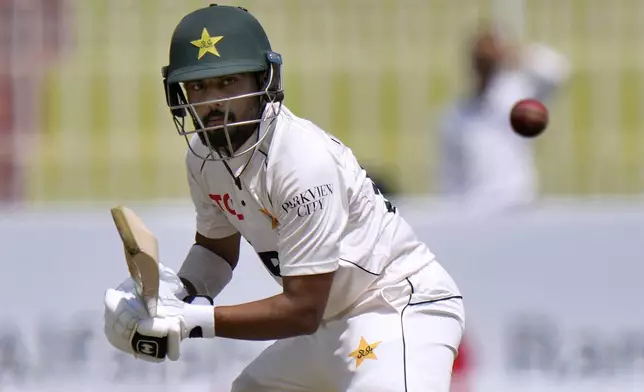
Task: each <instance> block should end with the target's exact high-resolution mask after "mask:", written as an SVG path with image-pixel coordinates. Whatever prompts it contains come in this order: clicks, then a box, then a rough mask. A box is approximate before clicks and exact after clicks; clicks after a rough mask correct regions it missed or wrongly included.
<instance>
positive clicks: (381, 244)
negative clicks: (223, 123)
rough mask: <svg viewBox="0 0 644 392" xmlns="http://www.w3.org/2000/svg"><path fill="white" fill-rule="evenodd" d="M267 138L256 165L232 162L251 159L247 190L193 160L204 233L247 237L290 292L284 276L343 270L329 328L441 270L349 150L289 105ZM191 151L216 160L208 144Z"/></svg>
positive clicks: (217, 166) (216, 167) (220, 168)
mask: <svg viewBox="0 0 644 392" xmlns="http://www.w3.org/2000/svg"><path fill="white" fill-rule="evenodd" d="M259 132H260V134H264V133H265V132H267V133H268V134H267V136H266V139H265V140H264V141H263V143H262V144H261V145H260V146H259V148H258V149H256V150H255V152H254V153H253V154H252V156H251V154H250V153H249V154H246V155H244V156H241V157H236V158H233V159H231V160H228V161H226V163H227V164H228V165H229V166H230V169H231V170H232V172H233V173H237V171H239V170H240V168H242V167H243V166H244V165H245V164H246V162H248V161H249V159H250V162H249V163H248V166H247V167H246V168H245V169H243V171H242V173H241V175H240V177H239V178H240V180H241V181H240V184H239V185H240V186H237V185H236V183H235V181H234V180H233V178H232V176H231V174H230V172H229V171H228V169H227V168H226V166H225V164H224V163H223V162H215V161H203V160H201V159H200V158H198V157H197V156H195V155H194V154H192V153H191V152H190V151H189V152H188V154H187V157H186V163H187V168H188V178H189V183H190V191H191V196H192V199H193V202H194V204H195V207H196V212H197V231H198V232H199V233H200V234H202V235H203V236H205V237H208V238H223V237H227V236H230V235H232V234H234V233H236V232H239V233H241V235H242V236H243V237H244V238H245V239H246V240H247V241H248V242H249V243H250V244H251V245H252V247H253V248H254V249H255V251H256V252H257V254H258V255H259V257H260V259H261V260H262V262H263V263H264V265H265V267H266V268H267V270H268V271H269V272H270V273H271V275H272V276H273V277H274V278H275V279H276V280H277V282H278V283H280V284H281V277H282V276H294V275H310V274H322V273H328V272H332V271H336V273H335V278H334V282H333V286H332V288H331V293H330V297H329V301H328V304H327V308H326V311H325V314H324V318H325V319H328V318H330V317H333V316H334V315H337V314H338V313H340V312H342V311H344V310H347V309H349V308H350V307H351V305H352V304H353V303H354V302H355V301H356V300H357V299H359V297H360V296H361V295H363V294H364V293H365V292H367V291H368V290H370V289H374V288H377V287H378V284H383V283H382V282H397V281H400V280H402V279H404V278H406V277H407V276H409V275H411V274H413V273H414V272H416V271H418V270H420V269H421V268H423V267H425V266H427V265H428V264H429V263H432V262H434V255H433V254H432V253H431V252H430V251H429V249H428V248H427V247H426V246H425V245H424V244H423V243H422V242H420V241H419V240H418V239H417V238H416V236H415V234H414V233H413V231H412V229H411V228H410V226H409V225H408V224H407V223H406V222H405V221H404V220H403V219H402V218H401V217H400V216H399V214H398V213H397V211H396V210H395V207H393V206H392V205H391V204H390V203H389V202H388V201H387V200H386V199H385V198H384V197H383V196H382V195H381V194H380V192H379V191H378V190H377V188H376V187H375V186H374V184H373V182H372V181H371V180H370V179H369V178H368V177H367V173H366V172H365V171H364V170H363V169H362V168H361V167H360V165H359V164H358V162H357V160H356V158H355V157H354V155H353V153H352V151H351V150H350V149H349V148H347V147H346V146H344V145H343V144H342V143H341V142H339V141H338V140H336V139H335V138H334V137H332V136H331V135H329V134H328V133H326V132H324V131H323V130H321V129H320V128H318V127H317V126H316V125H314V124H313V123H311V122H310V121H307V120H304V119H301V118H298V117H296V116H295V115H293V114H292V113H291V112H290V111H289V110H288V109H287V108H286V107H284V106H283V107H282V111H281V113H280V114H279V116H278V117H277V120H276V121H274V122H272V123H271V124H270V125H267V121H264V122H263V124H262V126H261V127H260V131H259ZM256 137H257V136H255V137H253V138H251V140H249V141H248V142H247V143H246V145H245V146H244V147H242V150H243V149H244V148H246V147H247V146H250V145H251V143H254V142H255V141H256V140H257V139H256ZM191 145H192V148H193V149H194V150H195V151H196V152H198V153H199V154H200V155H202V156H206V155H207V149H206V147H205V146H203V144H202V143H201V141H200V140H199V138H198V137H196V136H195V137H194V138H193V139H192V141H191ZM240 151H241V150H240ZM441 270H442V269H441ZM448 280H450V281H451V279H448ZM445 291H446V290H443V291H441V290H440V289H437V291H436V292H437V294H436V295H437V296H441V295H444V296H447V295H450V294H452V295H455V294H458V293H453V292H449V293H446V292H445ZM447 291H449V290H447ZM452 291H453V290H452Z"/></svg>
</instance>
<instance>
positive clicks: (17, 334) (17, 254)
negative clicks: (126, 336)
mask: <svg viewBox="0 0 644 392" xmlns="http://www.w3.org/2000/svg"><path fill="white" fill-rule="evenodd" d="M208 3H209V2H205V1H201V0H200V1H196V0H183V1H176V0H109V1H108V0H0V212H1V213H2V216H1V217H0V245H1V246H0V249H1V250H0V263H2V266H3V268H4V271H5V273H4V274H3V275H4V277H5V280H6V281H7V282H6V283H5V284H4V286H5V287H0V289H1V290H2V291H0V293H2V294H4V295H2V296H1V297H3V298H5V299H4V300H3V304H2V308H3V311H2V313H1V319H0V322H2V323H4V327H2V328H4V329H3V330H2V331H0V390H2V391H4V390H7V391H10V390H20V391H23V390H25V391H26V390H34V391H36V390H43V391H44V390H48V391H52V390H57V389H56V388H60V389H61V390H62V389H65V390H69V389H70V388H71V389H72V390H87V389H89V388H90V387H91V388H92V389H94V390H95V391H96V390H102V389H105V390H107V389H109V388H113V387H114V385H115V384H118V385H119V388H121V389H120V390H127V386H128V385H131V386H132V388H134V389H136V390H138V391H141V390H148V389H149V390H155V391H158V390H159V389H160V388H161V389H162V388H172V390H174V391H176V390H179V389H180V388H182V386H183V388H188V389H186V390H192V391H195V390H204V391H206V390H208V391H214V390H220V389H218V388H221V390H227V389H226V388H227V384H226V381H225V380H228V379H229V378H230V377H232V376H234V373H235V372H236V370H234V371H233V370H230V369H232V368H235V369H238V367H239V366H241V365H242V364H243V363H245V361H248V360H249V359H250V358H252V355H254V354H253V353H256V352H258V350H259V349H261V345H260V344H246V343H239V344H237V343H236V342H232V343H231V342H229V341H216V342H209V343H208V344H210V346H207V345H206V346H199V345H196V346H195V345H191V344H192V343H193V342H189V344H188V346H189V347H193V346H194V347H195V350H197V351H194V354H188V355H187V356H186V358H187V359H185V360H183V362H182V363H181V364H165V365H163V366H157V367H155V368H150V367H149V366H148V365H147V364H143V365H142V364H139V363H136V362H135V361H130V359H129V358H125V359H124V358H121V357H118V356H116V357H114V358H116V359H114V358H112V357H113V356H114V355H115V354H114V353H113V352H112V351H111V349H110V348H109V347H107V346H106V343H105V342H104V339H103V336H102V331H101V330H100V325H101V318H100V317H101V307H102V294H103V290H104V289H105V288H107V287H109V286H112V285H114V284H117V283H118V282H120V280H122V278H123V277H124V276H125V275H124V274H125V273H126V270H125V267H124V265H121V261H120V260H121V257H122V255H121V254H120V251H119V244H118V238H117V237H116V234H115V232H114V230H113V228H112V227H111V221H110V217H109V215H108V213H107V210H106V208H107V207H109V206H112V205H113V204H116V203H126V204H129V205H131V206H134V207H136V208H137V209H138V211H140V213H141V215H142V216H143V217H144V218H145V219H146V220H148V221H149V222H150V226H151V228H152V229H153V230H154V231H155V232H156V233H158V236H159V238H160V240H161V243H162V247H163V248H162V250H163V251H164V252H165V253H163V254H164V257H167V258H166V260H171V261H168V262H167V264H169V265H170V266H171V267H175V268H178V266H179V265H180V263H181V260H183V257H184V256H185V252H186V251H187V249H188V247H189V245H190V241H191V236H192V233H193V230H194V228H193V227H194V225H193V222H192V219H193V211H192V207H191V205H190V202H189V200H188V188H187V184H186V180H185V168H184V166H183V158H184V154H185V148H186V146H185V142H184V140H183V139H182V138H181V137H180V136H179V135H177V133H176V130H175V128H174V126H173V124H172V119H171V116H170V113H169V111H168V109H167V107H166V103H165V98H164V91H163V86H162V83H161V77H160V70H161V67H162V66H163V65H165V64H166V62H167V50H168V47H169V41H170V37H171V34H172V31H173V29H174V27H175V25H176V24H177V23H178V22H179V20H180V19H181V18H182V17H183V16H184V15H185V14H187V13H188V12H190V11H192V10H194V9H196V8H199V7H202V6H205V5H207V4H208ZM219 3H220V4H234V5H239V6H243V7H245V8H248V9H249V11H250V12H251V13H253V14H254V15H255V16H256V17H257V18H258V19H259V20H260V21H261V22H262V24H263V25H264V27H265V29H266V30H267V33H268V35H269V37H270V39H271V42H272V45H273V48H274V50H275V51H277V52H280V53H281V54H282V55H283V58H284V70H283V77H284V87H285V91H286V101H285V103H286V105H287V106H288V107H289V108H290V109H291V110H292V111H294V112H295V113H296V114H297V115H299V116H301V117H305V118H308V119H311V120H312V121H314V122H315V123H317V124H318V125H320V126H321V127H322V128H324V129H325V130H327V131H329V132H331V133H333V134H334V135H336V136H337V137H339V138H340V139H341V140H343V141H344V142H345V144H347V145H348V146H349V147H350V148H351V149H352V150H353V151H354V153H355V154H356V155H357V157H358V158H359V160H360V161H361V162H362V164H363V165H364V166H365V167H366V168H368V170H369V172H370V174H371V175H372V177H373V178H374V179H375V180H376V182H378V183H379V184H381V187H382V188H383V191H384V193H387V194H389V195H390V197H392V198H394V199H395V200H396V201H397V203H398V205H400V206H401V207H402V208H399V210H400V211H401V212H402V213H403V215H404V216H405V217H406V218H408V219H409V221H410V222H411V223H412V224H413V225H414V227H415V228H416V229H417V231H418V233H419V236H420V237H422V238H423V239H424V240H426V241H427V242H428V243H429V245H430V247H431V248H432V249H433V250H434V251H435V252H436V253H437V254H438V255H439V259H441V262H442V263H443V264H444V265H445V266H446V267H447V269H448V270H450V272H452V274H453V275H454V276H455V278H456V280H457V282H458V283H459V285H460V286H461V289H462V290H463V292H464V294H465V298H466V301H467V299H468V298H471V300H469V301H470V302H466V305H468V312H469V316H468V317H470V321H468V332H467V334H466V343H465V347H464V350H463V351H464V353H465V354H464V355H463V357H462V358H461V359H460V361H462V362H459V370H458V371H457V376H458V377H456V378H458V379H459V380H461V379H462V380H464V381H462V382H459V383H458V385H455V387H454V388H455V389H454V390H455V391H456V390H458V391H495V392H498V391H510V390H512V391H546V390H548V391H549V390H552V391H562V392H563V391H581V390H584V391H607V392H608V391H633V392H635V391H641V390H644V384H643V383H642V379H644V335H643V334H644V315H643V314H642V308H641V304H640V300H641V298H644V284H642V278H643V277H644V267H642V266H641V263H642V256H644V246H642V245H641V244H642V236H643V235H644V212H643V211H644V209H643V208H642V207H644V201H643V200H642V194H643V192H644V132H643V128H644V23H642V20H644V1H642V0H611V1H607V0H398V1H396V0H271V1H268V0H254V1H250V0H246V1H243V0H240V1H236V2H229V1H220V2H219ZM486 39H487V41H486ZM477 56H478V57H477ZM473 58H475V59H478V60H480V61H483V63H484V64H487V65H488V68H489V62H490V61H492V62H498V63H499V64H500V63H504V64H505V63H511V64H513V68H512V69H513V71H507V72H506V71H498V74H499V75H501V76H499V77H498V78H496V79H495V78H492V80H493V81H492V82H490V83H489V84H488V85H487V86H486V88H485V89H482V91H483V92H482V93H481V94H480V96H477V95H476V94H474V93H473V91H475V90H476V86H479V84H480V83H479V82H477V80H480V79H478V77H477V76H475V75H476V74H474V73H473V72H472V67H471V66H472V62H473V61H472V59H473ZM481 58H483V59H482V60H481ZM508 58H511V59H513V60H512V61H509V60H508ZM502 59H503V60H502ZM475 63H476V60H475ZM477 64H479V65H481V64H480V63H477ZM491 67H492V68H494V69H495V70H496V69H497V68H499V67H498V66H491ZM483 68H485V67H483ZM478 69H479V70H480V67H479V68H478ZM495 75H496V73H495ZM477 83H479V84H477ZM542 92H547V94H545V93H544V94H545V95H544V103H546V105H547V106H548V109H549V111H550V124H549V127H548V129H547V131H546V132H545V133H544V134H543V135H541V136H540V137H538V138H535V139H522V138H520V137H519V136H518V135H516V134H514V133H513V132H512V130H511V129H510V128H509V124H508V121H507V118H508V116H509V111H510V108H511V106H512V104H513V103H514V102H516V101H517V100H518V99H520V98H523V97H531V96H533V95H534V96H537V97H539V98H541V95H539V94H541V93H542ZM546 98H547V99H546ZM479 128H480V129H481V131H479ZM471 135H474V136H471ZM455 179H457V180H458V181H450V180H455ZM450 184H451V185H450ZM481 201H484V202H482V203H479V202H481ZM492 202H494V203H492ZM463 203H465V204H463ZM492 204H494V206H493V207H494V208H488V207H490V206H491V205H492ZM463 205H466V206H468V207H471V208H463ZM517 207H519V208H517ZM464 211H467V212H468V213H466V214H464V213H463V212H464ZM482 211H484V212H485V214H480V212H482ZM470 213H473V214H470ZM245 249H246V250H245V253H244V255H245V256H244V257H246V258H249V259H252V258H254V257H255V256H254V254H253V253H252V250H251V249H250V248H249V247H247V246H246V248H245ZM259 265H260V264H259V263H256V262H255V260H253V261H250V262H249V263H246V264H245V266H243V267H242V269H241V272H239V273H238V276H240V278H237V279H236V281H234V282H233V284H231V286H230V287H229V288H228V289H227V290H226V291H225V292H224V293H223V294H222V301H224V302H230V303H236V302H240V301H241V300H242V299H246V298H247V299H255V298H259V297H261V296H263V295H270V294H272V293H274V292H275V291H276V290H278V288H277V287H275V286H274V284H273V283H272V282H271V281H270V278H269V277H268V275H265V274H264V273H263V271H261V267H259ZM249 280H253V282H257V285H256V286H255V287H256V289H255V290H254V291H252V292H248V290H247V289H246V287H248V286H247V285H246V286H244V283H248V281H249ZM30 285H31V286H30ZM23 292H25V293H26V294H25V295H23V296H21V295H18V294H20V293H23ZM81 293H82V294H81ZM468 294H469V297H468ZM61 309H62V310H61ZM52 318H53V319H55V320H56V322H55V323H54V322H53V321H52V320H53V319H52ZM79 320H80V321H79ZM54 324H55V325H56V326H55V327H53V325H54ZM211 343H212V344H211ZM71 346H73V347H76V348H75V349H70V347H71ZM211 346H212V347H211ZM203 347H208V349H204V348H203ZM221 347H224V350H226V352H227V353H228V357H227V358H226V360H224V359H222V358H221V357H220V356H217V355H218V354H217V353H220V351H221V349H222V348H221ZM210 348H212V350H211V349H210ZM199 350H201V351H199ZM63 352H64V354H63ZM234 353H236V354H234ZM233 357H235V358H237V359H238V360H235V361H233V360H232V359H230V358H233ZM191 358H192V359H191ZM115 361H116V362H115ZM233 362H234V363H233ZM123 364H125V365H123ZM199 364H201V365H199ZM206 364H213V365H212V366H211V367H210V366H207V365H206ZM199 366H201V367H199ZM235 366H236V367H235ZM228 368H230V369H229V370H226V371H223V370H222V369H228ZM118 369H121V370H118ZM159 369H161V370H159ZM195 369H197V370H195ZM126 370H129V372H127V371H126ZM224 373H225V374H224ZM461 374H462V376H461ZM141 385H147V387H141ZM173 385H174V386H173ZM186 385H188V386H189V387H187V386H186ZM142 388H143V389H142ZM145 388H148V389H145ZM213 388H214V389H213ZM134 389H133V390H134Z"/></svg>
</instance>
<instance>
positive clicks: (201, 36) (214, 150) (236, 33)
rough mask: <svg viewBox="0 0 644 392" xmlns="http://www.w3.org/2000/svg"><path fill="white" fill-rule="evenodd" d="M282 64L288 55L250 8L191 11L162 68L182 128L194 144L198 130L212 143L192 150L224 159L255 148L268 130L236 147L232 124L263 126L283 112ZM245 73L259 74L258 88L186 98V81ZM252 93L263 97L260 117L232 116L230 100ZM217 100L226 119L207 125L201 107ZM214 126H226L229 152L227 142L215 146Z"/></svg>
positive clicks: (176, 32)
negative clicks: (235, 118) (274, 44)
mask: <svg viewBox="0 0 644 392" xmlns="http://www.w3.org/2000/svg"><path fill="white" fill-rule="evenodd" d="M281 67H282V57H281V56H280V55H279V54H278V53H275V52H273V51H272V49H271V44H270V42H269V40H268V37H267V36H266V32H265V31H264V28H263V27H262V25H261V24H260V23H259V21H257V19H255V17H253V16H252V15H251V14H250V13H249V12H248V11H247V10H246V9H244V8H241V7H233V6H223V5H217V4H211V5H210V6H209V7H206V8H202V9H199V10H196V11H194V12H192V13H190V14H188V15H186V16H185V17H184V18H183V19H182V20H181V22H179V24H178V25H177V27H176V28H175V30H174V33H173V35H172V41H171V44H170V63H169V64H168V65H167V66H165V67H163V70H162V74H163V84H164V88H165V93H166V99H167V103H168V106H169V108H170V111H171V113H172V117H173V119H174V123H175V126H176V127H177V131H178V132H179V134H180V135H182V136H184V138H186V141H187V142H188V146H190V137H191V136H192V134H195V133H196V134H197V135H198V136H199V138H200V139H201V142H202V143H203V144H204V145H206V146H207V147H208V149H209V153H208V154H207V156H202V154H198V153H196V152H195V151H194V150H193V151H192V152H193V153H195V155H197V156H199V157H200V158H202V159H207V160H215V161H218V160H227V159H230V158H233V157H237V156H240V155H243V154H246V153H248V152H250V151H253V150H254V149H255V148H256V147H257V146H258V145H259V144H260V143H261V142H262V141H263V138H264V136H265V135H266V133H264V135H261V136H260V137H258V140H257V142H256V143H254V144H253V145H252V146H250V147H248V148H245V149H244V150H243V151H234V148H233V145H232V143H231V138H230V134H229V129H231V128H233V127H239V126H248V125H251V126H252V125H255V128H258V127H259V126H260V125H261V123H262V122H264V121H273V120H274V119H276V118H277V116H278V115H279V112H280V110H281V106H282V100H283V99H284V90H283V88H282V82H281ZM242 73H255V74H256V75H257V77H258V82H259V83H258V86H260V88H259V89H258V91H256V92H253V93H249V94H243V95H238V96H233V97H227V98H224V99H216V100H209V101H204V102H196V103H192V102H188V100H187V99H186V94H185V92H184V89H183V86H182V85H183V83H185V82H189V81H195V80H203V79H207V78H215V77H221V76H225V75H233V74H242ZM249 97H258V98H259V99H260V100H261V104H260V110H259V112H258V113H257V118H256V119H253V120H246V121H237V122H235V121H233V122H229V121H228V115H229V111H230V109H229V108H230V102H231V101H233V100H235V99H243V98H249ZM213 103H218V104H221V105H222V107H224V108H225V114H224V120H223V124H220V125H216V126H211V127H206V126H205V125H204V123H203V121H202V119H201V118H200V117H199V116H198V115H197V112H196V110H195V107H196V106H199V105H211V104H213ZM187 114H189V115H190V116H191V118H192V121H191V122H192V127H193V128H192V129H187V128H186V125H187V124H186V117H187ZM188 123H190V121H189V122H188ZM212 131H218V132H225V140H226V141H227V143H226V144H227V146H223V147H224V148H225V149H226V150H225V154H223V155H222V154H221V148H222V146H214V145H213V144H214V143H212V142H211V139H210V138H209V137H208V136H209V134H208V133H209V132H212ZM249 137H250V135H249ZM246 140H247V139H246Z"/></svg>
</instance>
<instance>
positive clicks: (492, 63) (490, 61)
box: [472, 33, 503, 78]
mask: <svg viewBox="0 0 644 392" xmlns="http://www.w3.org/2000/svg"><path fill="white" fill-rule="evenodd" d="M502 57H503V51H502V50H501V47H500V45H499V41H498V39H497V38H496V37H495V36H494V35H493V34H489V33H488V34H482V35H481V36H479V37H477V38H476V40H475V41H474V47H473V49H472V66H473V67H474V71H475V72H476V73H477V75H478V76H479V77H481V78H487V77H489V76H491V75H492V74H493V73H494V72H495V71H496V70H497V69H498V67H499V66H500V63H501V61H502Z"/></svg>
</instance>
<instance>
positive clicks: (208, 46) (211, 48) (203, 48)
mask: <svg viewBox="0 0 644 392" xmlns="http://www.w3.org/2000/svg"><path fill="white" fill-rule="evenodd" d="M222 38H224V37H223V36H218V37H211V36H210V33H208V29H206V28H205V27H204V29H203V31H202V32H201V38H200V39H198V40H194V41H190V43H191V44H193V45H194V46H196V47H198V48H199V57H197V60H201V58H202V57H203V56H205V55H206V53H210V54H213V55H215V56H217V57H221V56H220V55H219V52H218V51H217V46H215V45H216V44H217V42H219V41H221V40H222Z"/></svg>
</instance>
